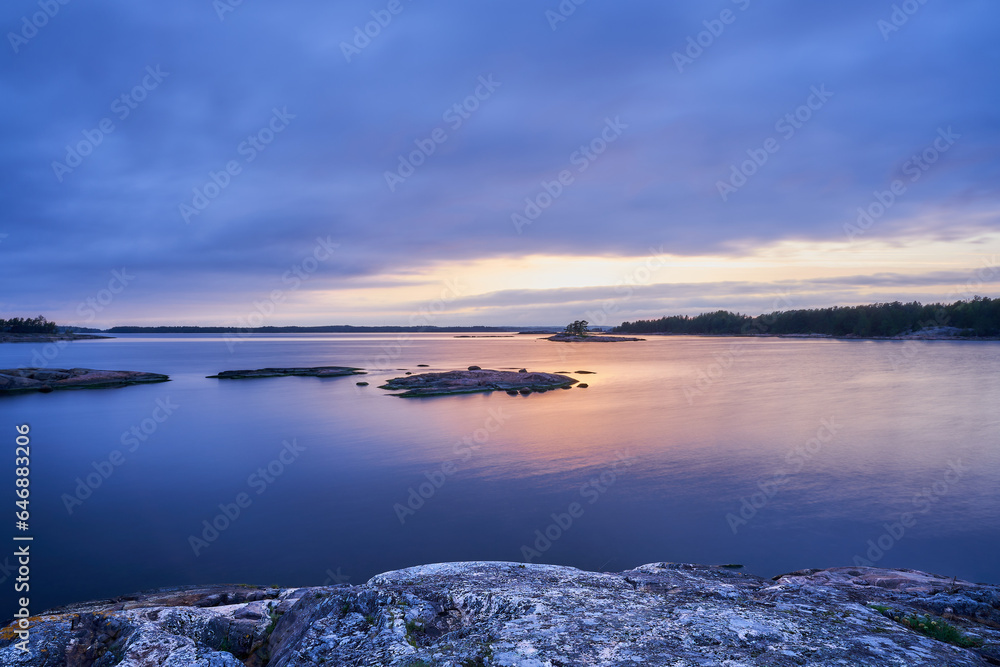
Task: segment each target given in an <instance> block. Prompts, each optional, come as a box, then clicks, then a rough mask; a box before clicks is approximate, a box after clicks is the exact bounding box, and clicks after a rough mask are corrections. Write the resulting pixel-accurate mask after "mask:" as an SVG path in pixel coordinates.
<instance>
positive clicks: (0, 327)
mask: <svg viewBox="0 0 1000 667" xmlns="http://www.w3.org/2000/svg"><path fill="white" fill-rule="evenodd" d="M0 332H3V333H55V332H56V323H55V322H50V321H48V320H47V319H45V318H44V317H42V316H41V315H39V316H38V317H31V318H29V317H12V318H10V319H9V320H4V319H0Z"/></svg>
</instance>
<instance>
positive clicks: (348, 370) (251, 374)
mask: <svg viewBox="0 0 1000 667" xmlns="http://www.w3.org/2000/svg"><path fill="white" fill-rule="evenodd" d="M364 374H365V371H364V370H363V369H361V368H352V367H350V366H315V367H313V368H258V369H256V370H249V371H222V372H221V373H219V374H218V375H206V376H205V377H210V378H219V379H221V380H227V379H228V380H246V379H250V378H276V377H287V376H292V375H301V376H305V377H317V378H331V377H342V376H344V375H364Z"/></svg>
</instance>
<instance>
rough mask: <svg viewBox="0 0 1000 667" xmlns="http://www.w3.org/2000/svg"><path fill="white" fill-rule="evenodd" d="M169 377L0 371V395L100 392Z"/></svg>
mask: <svg viewBox="0 0 1000 667" xmlns="http://www.w3.org/2000/svg"><path fill="white" fill-rule="evenodd" d="M168 380H170V376H168V375H161V374H159V373H144V372H140V371H100V370H94V369H92V368H68V369H67V368H10V369H3V370H0V395H2V394H13V393H19V392H28V391H40V392H43V393H48V392H50V391H53V390H55V389H102V388H108V387H125V386H127V385H130V384H145V383H149V382H167V381H168Z"/></svg>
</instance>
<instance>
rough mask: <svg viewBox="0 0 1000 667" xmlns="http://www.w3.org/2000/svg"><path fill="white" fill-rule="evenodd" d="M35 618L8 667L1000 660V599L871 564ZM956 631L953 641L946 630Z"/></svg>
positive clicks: (8, 645) (471, 574)
mask: <svg viewBox="0 0 1000 667" xmlns="http://www.w3.org/2000/svg"><path fill="white" fill-rule="evenodd" d="M908 618H917V619H919V620H920V621H921V623H923V624H925V626H926V627H925V629H920V627H918V625H916V624H910V623H909V622H908V621H907V619H908ZM28 623H29V626H30V627H29V633H28V637H27V639H25V638H24V637H23V636H18V628H17V626H16V625H14V624H11V625H9V626H7V627H6V628H4V629H3V630H2V631H0V664H3V665H24V666H31V667H43V666H45V667H47V666H49V665H53V666H54V665H67V664H68V665H119V664H120V665H135V666H139V665H154V664H155V665H178V666H179V665H190V666H194V667H240V666H243V665H247V666H250V667H261V666H263V665H269V666H271V667H291V666H293V665H294V666H296V667H305V666H309V665H357V666H372V667H374V666H387V667H397V666H398V667H428V666H431V665H433V666H435V667H492V666H504V667H514V666H518V667H569V666H571V665H572V666H574V667H576V666H583V665H586V666H601V667H612V666H614V667H624V666H626V665H627V666H630V667H635V666H636V665H649V666H650V667H652V666H654V665H656V666H659V665H669V666H671V667H695V666H699V667H707V666H709V665H713V666H714V665H728V666H731V667H750V666H760V667H763V666H768V667H791V666H792V665H814V666H817V667H826V666H833V665H851V666H854V667H857V666H883V665H898V666H899V667H924V666H926V667H932V666H933V667H959V666H961V667H974V666H975V667H985V666H986V665H995V664H1000V587H998V586H995V585H988V584H974V583H971V582H967V581H961V580H955V579H952V578H951V577H943V576H938V575H933V574H927V573H923V572H917V571H913V570H889V569H882V568H869V567H856V568H831V569H826V570H804V571H799V572H793V573H790V574H786V575H782V576H780V577H775V578H774V579H771V580H769V579H764V578H761V577H757V576H753V575H748V574H743V573H740V572H739V571H737V570H736V569H733V568H732V567H727V566H705V565H689V564H677V563H652V564H649V565H643V566H641V567H637V568H635V569H632V570H627V571H625V572H620V573H597V572H586V571H583V570H578V569H575V568H571V567H561V566H555V565H540V564H524V563H507V562H467V563H443V564H437V565H425V566H418V567H412V568H408V569H405V570H398V571H394V572H387V573H385V574H380V575H377V576H375V577H373V578H372V579H371V580H369V581H368V582H367V583H365V584H363V585H359V586H351V585H345V584H340V585H336V586H320V587H309V588H265V587H256V586H200V587H189V588H173V589H161V590H157V591H151V592H146V593H140V594H136V595H129V596H123V597H119V598H114V599H110V600H102V601H96V602H87V603H82V604H74V605H69V606H66V607H61V608H57V609H53V610H50V611H47V612H45V613H43V614H41V615H39V616H33V617H31V618H30V619H28ZM945 626H947V627H948V628H950V630H951V632H950V633H942V632H940V631H938V630H934V629H933V628H940V627H945ZM930 635H933V636H930ZM935 636H936V637H938V638H934V637H935ZM22 642H23V643H22ZM956 644H963V645H964V647H962V646H959V645H956ZM22 648H23V649H25V650H22Z"/></svg>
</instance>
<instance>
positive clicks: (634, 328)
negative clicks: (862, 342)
mask: <svg viewBox="0 0 1000 667" xmlns="http://www.w3.org/2000/svg"><path fill="white" fill-rule="evenodd" d="M611 332H612V333H625V334H647V335H652V334H687V335H717V336H734V335H744V336H753V335H757V336H762V335H763V336H766V335H772V336H782V335H784V336H788V335H792V336H809V335H813V336H817V335H822V336H834V337H839V338H894V337H911V338H954V337H960V338H980V339H993V338H997V337H1000V299H990V298H989V297H982V296H977V297H975V298H973V299H971V300H967V301H956V302H955V303H951V304H940V303H934V304H927V305H922V304H920V303H918V302H916V301H913V302H911V303H901V302H899V301H894V302H892V303H876V304H872V305H867V306H838V307H835V308H815V309H804V310H786V311H777V312H773V313H770V314H765V315H758V316H756V317H751V316H750V315H742V314H740V313H733V312H729V311H727V310H719V311H716V312H714V313H702V314H701V315H696V316H694V317H689V316H687V315H671V316H668V317H661V318H660V319H658V320H637V321H635V322H622V323H621V325H620V326H617V327H615V328H614V329H612V330H611Z"/></svg>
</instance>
